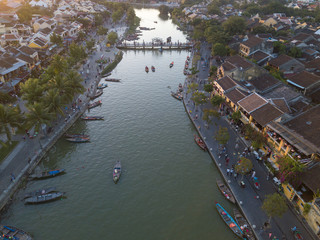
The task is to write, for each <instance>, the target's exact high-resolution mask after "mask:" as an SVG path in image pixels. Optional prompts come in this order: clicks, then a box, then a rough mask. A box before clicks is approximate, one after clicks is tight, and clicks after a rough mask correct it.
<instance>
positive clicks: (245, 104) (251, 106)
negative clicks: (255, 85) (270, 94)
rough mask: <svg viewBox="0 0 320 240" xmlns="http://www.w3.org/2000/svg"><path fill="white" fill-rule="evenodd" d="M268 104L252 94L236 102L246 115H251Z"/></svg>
mask: <svg viewBox="0 0 320 240" xmlns="http://www.w3.org/2000/svg"><path fill="white" fill-rule="evenodd" d="M267 103H268V102H267V101H266V100H265V99H264V98H263V97H261V96H260V95H258V94H256V93H252V94H250V95H249V96H247V97H245V98H244V99H242V100H240V101H238V104H239V105H240V107H242V108H243V109H244V110H245V111H246V112H247V113H251V112H252V111H254V110H256V109H257V108H259V107H262V106H263V105H265V104H267Z"/></svg>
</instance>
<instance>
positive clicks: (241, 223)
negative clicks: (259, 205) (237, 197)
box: [233, 208, 256, 240]
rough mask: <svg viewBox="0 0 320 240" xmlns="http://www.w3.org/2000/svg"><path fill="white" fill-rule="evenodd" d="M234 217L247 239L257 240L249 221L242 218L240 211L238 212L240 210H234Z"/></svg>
mask: <svg viewBox="0 0 320 240" xmlns="http://www.w3.org/2000/svg"><path fill="white" fill-rule="evenodd" d="M233 215H234V219H235V220H236V222H237V223H238V225H239V227H240V229H241V230H242V232H243V233H244V235H245V236H246V239H247V240H255V239H256V238H255V237H254V233H253V231H252V229H251V227H250V225H249V223H248V221H247V219H245V217H244V216H242V214H241V213H240V211H238V209H235V208H234V209H233Z"/></svg>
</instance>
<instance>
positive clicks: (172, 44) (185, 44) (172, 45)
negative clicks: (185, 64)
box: [117, 42, 193, 48]
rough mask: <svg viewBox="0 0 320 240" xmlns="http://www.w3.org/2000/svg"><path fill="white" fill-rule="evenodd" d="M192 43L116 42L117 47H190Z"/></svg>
mask: <svg viewBox="0 0 320 240" xmlns="http://www.w3.org/2000/svg"><path fill="white" fill-rule="evenodd" d="M192 44H193V43H191V42H186V43H162V44H160V43H151V42H148V43H138V42H137V43H127V42H126V43H120V44H117V46H118V47H148V48H150V47H166V48H167V47H190V46H192Z"/></svg>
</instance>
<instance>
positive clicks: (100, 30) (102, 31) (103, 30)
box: [97, 26, 108, 35]
mask: <svg viewBox="0 0 320 240" xmlns="http://www.w3.org/2000/svg"><path fill="white" fill-rule="evenodd" d="M107 33H108V28H104V27H103V26H99V27H98V31H97V34H98V35H106V34H107Z"/></svg>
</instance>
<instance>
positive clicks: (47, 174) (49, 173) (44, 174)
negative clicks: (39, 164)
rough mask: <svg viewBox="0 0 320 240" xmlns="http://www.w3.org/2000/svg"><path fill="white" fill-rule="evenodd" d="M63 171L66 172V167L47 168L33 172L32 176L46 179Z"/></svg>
mask: <svg viewBox="0 0 320 240" xmlns="http://www.w3.org/2000/svg"><path fill="white" fill-rule="evenodd" d="M61 173H64V169H55V170H47V171H43V172H41V173H40V174H32V175H31V176H30V177H31V178H32V179H45V178H51V177H55V176H57V175H59V174H61Z"/></svg>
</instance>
